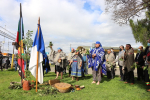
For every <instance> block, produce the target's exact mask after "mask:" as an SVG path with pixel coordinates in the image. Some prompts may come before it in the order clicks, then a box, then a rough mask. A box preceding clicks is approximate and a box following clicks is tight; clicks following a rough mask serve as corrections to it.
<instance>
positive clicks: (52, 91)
mask: <svg viewBox="0 0 150 100" xmlns="http://www.w3.org/2000/svg"><path fill="white" fill-rule="evenodd" d="M38 93H39V95H40V96H45V95H49V94H50V95H55V94H57V93H58V90H57V89H56V88H54V87H51V86H46V87H43V88H41V89H38Z"/></svg>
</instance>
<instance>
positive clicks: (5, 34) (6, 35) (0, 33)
mask: <svg viewBox="0 0 150 100" xmlns="http://www.w3.org/2000/svg"><path fill="white" fill-rule="evenodd" d="M0 35H1V36H3V37H6V38H8V39H10V40H13V41H15V37H13V36H11V35H9V34H7V33H5V32H3V31H2V30H0Z"/></svg>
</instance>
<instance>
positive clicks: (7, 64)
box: [6, 57, 10, 69]
mask: <svg viewBox="0 0 150 100" xmlns="http://www.w3.org/2000/svg"><path fill="white" fill-rule="evenodd" d="M9 64H10V60H9V57H8V58H7V60H6V69H8V66H9Z"/></svg>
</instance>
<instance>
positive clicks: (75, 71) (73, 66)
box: [48, 46, 88, 81]
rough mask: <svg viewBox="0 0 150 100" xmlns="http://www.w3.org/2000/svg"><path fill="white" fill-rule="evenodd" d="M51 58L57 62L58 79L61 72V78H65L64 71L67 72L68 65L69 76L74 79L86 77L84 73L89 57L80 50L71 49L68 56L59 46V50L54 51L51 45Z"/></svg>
mask: <svg viewBox="0 0 150 100" xmlns="http://www.w3.org/2000/svg"><path fill="white" fill-rule="evenodd" d="M48 57H49V60H52V61H53V62H54V63H55V70H56V79H57V78H58V76H59V74H61V79H62V78H63V73H64V72H66V66H70V68H69V77H70V76H72V80H74V77H76V80H77V81H78V77H84V73H86V74H87V73H88V72H87V57H86V55H85V54H81V53H80V52H79V50H74V49H73V48H72V49H71V52H70V53H69V55H68V56H67V55H66V54H65V53H64V52H63V51H62V49H61V48H58V50H57V51H54V50H53V48H52V46H51V52H50V54H49V56H48Z"/></svg>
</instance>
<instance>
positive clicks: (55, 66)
mask: <svg viewBox="0 0 150 100" xmlns="http://www.w3.org/2000/svg"><path fill="white" fill-rule="evenodd" d="M55 74H56V65H55Z"/></svg>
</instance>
